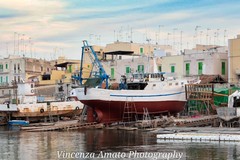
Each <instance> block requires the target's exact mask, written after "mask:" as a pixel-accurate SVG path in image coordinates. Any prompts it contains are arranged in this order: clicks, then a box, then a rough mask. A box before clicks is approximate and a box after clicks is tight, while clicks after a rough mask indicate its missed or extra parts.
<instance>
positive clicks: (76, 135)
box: [0, 128, 240, 160]
mask: <svg viewBox="0 0 240 160" xmlns="http://www.w3.org/2000/svg"><path fill="white" fill-rule="evenodd" d="M0 138H1V141H0V159H7V160H8V159H58V155H57V151H65V152H94V153H99V152H100V151H104V152H129V151H135V150H136V151H138V152H141V151H144V152H146V151H147V152H164V151H174V150H175V151H178V152H184V154H186V159H201V160H202V159H203V160H204V159H239V158H240V155H239V154H240V145H239V144H238V143H216V142H215V143H213V142H211V143H203V142H202V143H200V142H182V141H172V142H171V141H157V139H156V137H155V135H153V134H150V133H149V132H142V131H121V130H82V131H75V132H19V131H8V130H6V129H5V128H0Z"/></svg>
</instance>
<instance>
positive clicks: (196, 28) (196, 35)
mask: <svg viewBox="0 0 240 160" xmlns="http://www.w3.org/2000/svg"><path fill="white" fill-rule="evenodd" d="M200 27H201V26H196V27H195V37H196V45H197V43H198V28H200Z"/></svg>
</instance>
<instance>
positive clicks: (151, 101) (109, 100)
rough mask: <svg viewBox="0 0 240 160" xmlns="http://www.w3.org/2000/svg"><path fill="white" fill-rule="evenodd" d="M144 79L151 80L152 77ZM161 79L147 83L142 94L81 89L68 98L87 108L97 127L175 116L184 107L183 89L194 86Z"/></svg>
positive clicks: (170, 78)
mask: <svg viewBox="0 0 240 160" xmlns="http://www.w3.org/2000/svg"><path fill="white" fill-rule="evenodd" d="M148 76H149V78H151V76H152V75H150V74H149V75H148ZM162 77H163V76H160V77H159V78H158V79H156V78H155V79H154V80H152V79H150V80H149V79H148V81H147V85H146V87H145V88H144V89H143V90H129V89H127V90H110V89H102V88H86V87H85V88H75V89H73V90H72V91H71V92H70V96H71V97H75V99H76V100H79V101H81V102H82V103H83V104H85V105H87V106H88V107H90V109H92V111H91V112H92V113H93V115H92V116H93V118H94V119H95V121H98V122H101V123H113V122H120V121H125V120H130V119H132V118H135V117H136V116H137V117H141V115H144V114H146V113H147V114H149V115H156V116H157V115H158V116H159V115H161V114H172V115H175V114H177V113H179V112H181V111H182V110H183V109H184V106H185V103H186V99H185V85H186V84H189V83H198V82H197V81H189V80H186V79H175V78H173V77H169V78H166V79H165V78H162ZM141 83H142V82H141ZM129 116H130V117H129ZM88 117H89V115H88ZM128 118H129V119H128Z"/></svg>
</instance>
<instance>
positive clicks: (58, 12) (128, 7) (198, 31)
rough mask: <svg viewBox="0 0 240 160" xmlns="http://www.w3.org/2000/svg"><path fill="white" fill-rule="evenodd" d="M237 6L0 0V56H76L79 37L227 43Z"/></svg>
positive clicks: (196, 0) (238, 26)
mask: <svg viewBox="0 0 240 160" xmlns="http://www.w3.org/2000/svg"><path fill="white" fill-rule="evenodd" d="M239 8H240V1H238V0H0V23H1V25H0V58H1V57H7V55H9V54H16V55H18V54H20V55H23V54H24V55H25V56H27V57H39V58H45V59H54V58H57V57H58V56H61V55H63V56H66V57H67V58H70V59H79V57H80V53H81V46H82V40H85V39H86V40H88V42H89V43H90V44H92V45H103V46H104V45H106V44H107V43H112V42H113V41H116V40H119V41H130V40H132V41H133V42H139V43H153V44H155V43H160V44H170V45H172V44H174V45H175V49H177V50H180V49H184V48H192V47H193V46H194V45H195V44H196V43H202V44H218V45H224V44H225V45H227V39H229V38H234V37H236V35H237V34H240V21H239V19H240V14H239ZM181 35H182V36H181ZM181 39H182V40H181ZM14 42H15V43H14ZM181 43H182V45H180V44H181Z"/></svg>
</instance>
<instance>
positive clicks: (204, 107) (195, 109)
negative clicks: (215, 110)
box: [185, 84, 214, 115]
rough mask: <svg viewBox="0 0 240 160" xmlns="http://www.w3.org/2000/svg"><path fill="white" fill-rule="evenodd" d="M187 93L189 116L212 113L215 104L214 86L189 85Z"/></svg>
mask: <svg viewBox="0 0 240 160" xmlns="http://www.w3.org/2000/svg"><path fill="white" fill-rule="evenodd" d="M185 91H186V92H185V94H186V99H187V104H188V105H187V106H188V108H187V111H188V115H197V114H207V115H209V114H210V113H211V111H212V106H213V102H214V85H213V84H187V85H185Z"/></svg>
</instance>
